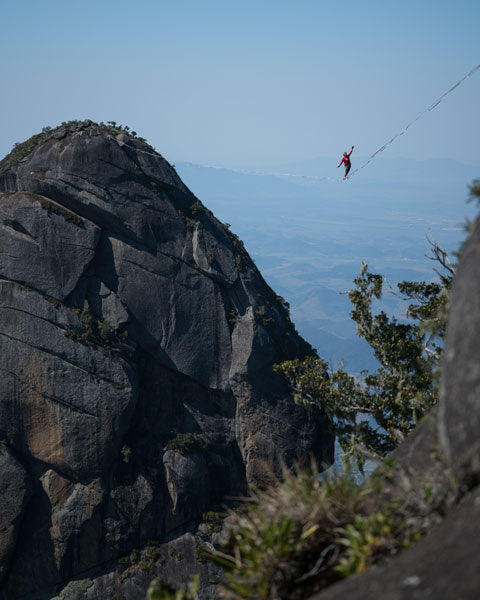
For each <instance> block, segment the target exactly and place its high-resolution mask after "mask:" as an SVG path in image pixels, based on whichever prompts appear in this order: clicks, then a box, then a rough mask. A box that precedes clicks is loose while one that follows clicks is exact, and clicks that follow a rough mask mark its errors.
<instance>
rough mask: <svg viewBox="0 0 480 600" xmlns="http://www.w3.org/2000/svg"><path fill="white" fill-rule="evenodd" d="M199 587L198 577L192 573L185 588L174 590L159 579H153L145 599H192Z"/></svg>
mask: <svg viewBox="0 0 480 600" xmlns="http://www.w3.org/2000/svg"><path fill="white" fill-rule="evenodd" d="M199 587H200V578H199V577H198V575H194V576H193V577H192V579H191V581H190V583H189V584H188V585H187V588H180V589H178V590H174V589H173V588H172V587H171V586H169V585H168V584H166V583H165V582H164V581H162V580H161V579H154V580H153V581H152V582H151V584H150V586H149V588H148V591H147V600H194V599H195V598H196V595H197V592H198V589H199Z"/></svg>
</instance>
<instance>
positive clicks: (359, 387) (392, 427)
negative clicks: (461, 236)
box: [275, 244, 455, 469]
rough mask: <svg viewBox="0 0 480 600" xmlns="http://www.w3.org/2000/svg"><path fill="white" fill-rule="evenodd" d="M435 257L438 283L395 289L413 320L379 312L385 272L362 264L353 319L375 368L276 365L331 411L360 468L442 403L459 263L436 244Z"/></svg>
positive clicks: (310, 399) (298, 397) (301, 396)
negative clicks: (353, 370) (441, 366)
mask: <svg viewBox="0 0 480 600" xmlns="http://www.w3.org/2000/svg"><path fill="white" fill-rule="evenodd" d="M432 259H434V260H436V261H437V263H439V264H440V266H441V272H440V271H438V275H439V282H438V283H426V282H409V281H403V282H401V283H399V284H398V286H397V287H398V292H397V293H398V295H400V296H401V297H402V298H403V299H404V300H406V301H408V302H409V304H408V308H407V313H406V314H407V318H408V319H409V320H410V321H412V322H409V323H404V322H401V321H398V320H397V319H396V318H390V317H388V316H387V315H386V313H385V312H383V311H381V312H380V313H378V314H373V310H372V303H373V301H374V300H375V299H377V300H378V299H380V298H381V297H382V293H383V277H382V276H381V275H378V274H375V273H370V272H369V271H368V267H367V265H366V264H363V265H362V269H361V271H360V275H359V276H358V277H356V278H355V280H354V284H355V288H354V289H352V290H351V291H350V292H349V299H350V301H351V303H352V305H353V310H352V313H351V315H352V319H353V320H354V321H355V322H356V323H357V331H358V333H359V335H360V336H362V337H363V338H364V339H365V340H366V341H367V342H368V344H369V345H370V346H371V348H372V349H373V351H374V354H375V357H376V358H377V360H378V362H379V363H380V367H379V368H378V370H377V371H375V372H374V373H367V372H364V373H362V376H361V377H359V378H357V377H353V376H351V375H349V374H348V373H346V372H345V371H344V370H343V369H341V368H340V369H338V370H336V371H334V370H332V369H331V368H330V367H329V365H328V364H327V363H326V362H325V361H323V360H322V359H321V358H317V357H308V358H306V359H305V360H298V359H297V360H291V361H286V362H284V363H282V364H280V365H276V366H275V370H276V371H277V372H279V373H282V374H283V375H285V376H286V378H287V379H288V381H289V383H290V385H291V388H292V390H293V394H294V399H295V401H296V402H298V403H302V404H306V405H312V404H314V405H319V406H321V407H322V408H324V409H325V410H326V412H327V414H328V415H329V416H330V418H331V419H332V421H333V430H334V433H335V434H336V436H337V437H338V440H339V442H340V445H341V446H342V449H343V451H344V452H345V457H346V458H349V459H354V460H356V461H357V462H358V464H359V467H360V469H361V468H362V466H363V463H364V461H365V458H366V457H375V456H385V455H386V454H388V453H389V452H391V451H392V450H393V449H394V448H395V446H396V445H397V444H398V443H399V442H400V441H401V440H402V439H404V437H405V436H406V435H408V434H409V433H410V431H411V430H412V429H413V428H414V427H415V425H416V424H417V423H418V422H419V421H420V420H421V419H422V418H423V417H424V416H425V415H426V414H427V412H428V411H429V410H430V409H431V408H432V406H433V405H434V404H435V403H436V402H437V399H438V385H437V379H438V363H439V359H440V356H441V351H442V340H443V336H444V333H445V325H446V318H447V312H448V304H449V289H450V284H451V281H452V278H453V275H454V272H455V268H454V266H453V264H452V263H451V262H450V260H449V258H448V256H447V254H446V253H445V251H444V250H442V249H441V248H439V247H438V246H437V245H436V244H433V246H432ZM365 415H371V416H372V417H373V418H374V420H375V424H372V423H371V422H369V421H367V420H366V419H365V418H364V416H365Z"/></svg>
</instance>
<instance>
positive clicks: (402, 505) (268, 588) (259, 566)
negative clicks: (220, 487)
mask: <svg viewBox="0 0 480 600" xmlns="http://www.w3.org/2000/svg"><path fill="white" fill-rule="evenodd" d="M395 468H396V467H395V465H394V464H393V463H392V461H390V462H388V461H387V462H385V463H384V465H383V468H382V469H380V470H379V471H378V472H376V474H375V475H374V476H373V477H372V478H371V479H370V480H369V481H368V482H367V483H365V484H364V485H362V486H358V485H356V483H355V481H354V478H353V475H352V473H351V471H348V470H347V472H346V473H345V474H342V475H333V476H330V477H326V478H324V479H323V480H321V479H320V478H319V477H318V475H315V473H316V469H315V466H312V469H311V470H309V471H300V470H298V471H297V472H296V473H291V472H287V471H286V472H285V473H284V479H283V481H282V483H280V484H279V485H278V486H277V487H272V488H270V489H267V490H262V491H259V492H257V493H256V494H255V495H254V496H253V497H252V498H250V499H249V500H248V501H247V506H248V510H247V511H246V512H233V511H232V512H231V514H230V518H229V525H228V529H227V532H228V539H227V541H226V542H225V543H224V544H223V546H222V549H221V550H220V551H215V550H208V549H205V548H203V549H202V554H206V555H207V556H208V558H209V560H211V561H213V562H214V563H216V564H217V565H219V566H221V567H223V569H224V576H223V578H222V579H221V581H220V585H221V587H222V594H223V596H222V597H224V598H227V599H231V600H241V599H243V600H254V599H264V600H273V599H274V598H275V599H281V600H283V599H285V600H287V599H288V600H297V599H298V600H300V599H303V598H306V597H308V596H309V595H310V594H311V593H313V591H315V590H318V589H323V588H325V587H327V586H329V585H331V584H332V583H334V582H335V581H337V580H339V579H340V578H342V577H349V576H351V575H354V574H357V573H360V572H362V571H364V570H365V569H367V568H368V567H370V566H372V565H374V564H377V563H379V562H381V561H383V560H385V559H386V558H388V557H390V556H393V555H395V554H396V553H398V552H399V551H400V550H401V549H403V548H405V547H408V546H409V545H410V544H412V543H415V542H416V541H417V540H418V539H420V538H421V537H422V535H423V534H424V532H425V531H426V529H427V528H428V527H429V526H430V525H431V523H432V522H434V521H436V520H438V519H439V518H440V517H439V515H440V514H441V513H442V511H443V507H444V505H443V502H444V499H445V489H446V488H447V487H448V483H446V482H445V481H444V482H443V483H442V485H443V487H442V486H439V487H435V492H434V493H433V494H432V495H431V496H430V498H429V499H428V500H427V499H426V497H425V495H424V494H423V493H417V492H415V491H414V490H410V491H409V493H408V494H405V495H404V496H403V497H402V498H401V500H400V499H396V498H394V497H392V498H390V499H389V498H388V497H387V496H386V494H385V493H384V488H385V484H388V483H389V481H390V480H391V477H392V474H393V472H394V469H395ZM438 481H439V480H437V483H438Z"/></svg>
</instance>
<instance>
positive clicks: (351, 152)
mask: <svg viewBox="0 0 480 600" xmlns="http://www.w3.org/2000/svg"><path fill="white" fill-rule="evenodd" d="M354 148H355V146H352V149H351V150H350V152H349V153H348V156H350V154H351V153H352V152H353V149H354Z"/></svg>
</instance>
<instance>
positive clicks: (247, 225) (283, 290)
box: [176, 156, 480, 372]
mask: <svg viewBox="0 0 480 600" xmlns="http://www.w3.org/2000/svg"><path fill="white" fill-rule="evenodd" d="M352 158H354V161H353V169H355V168H356V167H357V166H361V165H362V164H363V163H364V162H365V160H366V159H362V157H355V156H353V157H352ZM337 164H338V160H337V159H333V158H332V159H328V158H316V159H309V160H305V161H303V162H297V163H293V164H287V165H278V166H272V165H270V166H268V167H265V168H264V169H262V167H261V166H260V167H258V166H253V167H251V168H250V170H251V171H258V172H262V171H264V172H267V173H278V174H279V175H278V176H274V175H265V176H263V175H259V174H253V173H240V172H236V171H231V170H228V169H217V168H209V167H204V166H200V165H192V164H190V163H181V162H177V163H176V168H177V171H178V173H179V175H180V176H181V178H182V180H183V181H184V182H185V183H186V184H187V185H188V186H189V188H190V189H191V190H192V191H193V192H194V194H196V195H197V196H198V197H199V198H200V199H201V200H202V201H203V202H204V203H205V204H206V205H207V206H208V207H209V208H210V209H211V210H213V211H214V213H215V214H216V215H217V216H218V217H219V218H221V219H223V220H224V221H225V222H228V223H230V224H231V226H232V230H233V231H234V232H235V233H236V234H238V235H239V236H240V237H241V238H242V239H243V241H244V242H245V244H246V247H247V249H248V251H249V253H250V254H251V255H252V256H253V257H254V259H255V261H256V262H257V265H258V267H259V268H260V270H261V272H262V274H263V275H264V276H265V277H266V279H267V281H268V283H269V284H270V285H271V286H272V287H273V288H274V290H275V291H276V292H277V293H278V294H280V295H282V296H284V297H285V299H286V300H287V301H288V302H290V304H291V313H292V318H293V320H294V322H295V324H296V326H297V328H298V330H299V332H300V333H301V335H302V336H303V337H305V338H306V339H307V340H308V341H309V342H310V343H312V344H313V345H314V346H315V347H316V348H317V350H318V351H319V354H320V355H321V356H322V357H323V358H325V359H327V360H329V361H330V362H331V363H332V364H333V365H334V366H335V364H336V362H337V361H339V360H343V361H345V362H346V365H347V369H348V370H350V371H351V372H359V371H360V370H362V369H366V368H367V369H370V368H373V367H374V366H375V360H374V358H373V356H372V354H371V352H370V350H369V348H368V346H367V345H366V344H365V343H364V342H363V340H361V339H360V338H358V336H357V334H356V331H355V324H354V323H353V322H352V321H351V320H350V316H349V313H350V304H349V301H348V298H347V296H346V295H341V294H340V293H339V292H345V291H347V290H349V289H350V288H351V287H352V280H353V278H354V277H355V276H356V275H357V274H358V272H359V269H360V266H361V263H362V261H366V262H368V263H369V265H370V267H371V269H372V270H374V271H375V272H379V273H381V274H383V275H385V276H386V278H387V280H388V282H390V283H391V284H394V283H396V282H398V281H401V280H403V279H412V280H420V279H426V280H430V279H432V278H433V277H434V273H433V271H432V267H433V266H434V265H433V264H432V262H431V261H430V260H429V259H428V258H427V257H426V256H425V254H426V253H428V251H429V242H428V239H427V238H431V239H434V240H436V241H437V242H438V243H439V244H440V245H442V246H443V247H445V248H446V249H447V250H449V252H453V251H455V250H456V249H457V248H458V246H459V244H460V242H461V240H462V239H463V237H464V230H463V223H464V221H465V219H466V218H473V217H474V215H475V212H476V210H475V207H474V206H473V205H471V204H467V202H466V199H467V197H468V189H467V186H468V184H469V183H471V182H472V180H473V179H474V178H475V177H478V176H480V167H476V166H472V165H466V164H461V163H458V162H455V161H451V160H446V159H441V160H440V159H439V160H425V161H414V160H410V159H385V158H378V159H376V160H375V161H374V162H372V163H371V164H369V165H368V167H367V168H365V169H362V170H360V171H358V173H356V174H355V176H354V177H353V178H352V179H351V180H349V181H346V182H344V181H342V180H341V177H342V174H343V169H342V170H337V169H336V168H335V167H336V165H337ZM282 173H290V174H296V175H308V176H313V177H327V176H328V177H334V178H335V177H338V180H337V181H329V180H328V181H319V180H315V179H303V178H298V177H286V176H284V175H280V174H282ZM381 306H382V308H384V309H386V310H389V311H391V312H393V314H396V315H397V316H399V317H401V315H402V312H403V307H402V303H401V301H400V300H399V299H398V298H396V297H394V296H388V295H387V297H386V299H385V301H383V302H382V304H381Z"/></svg>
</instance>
